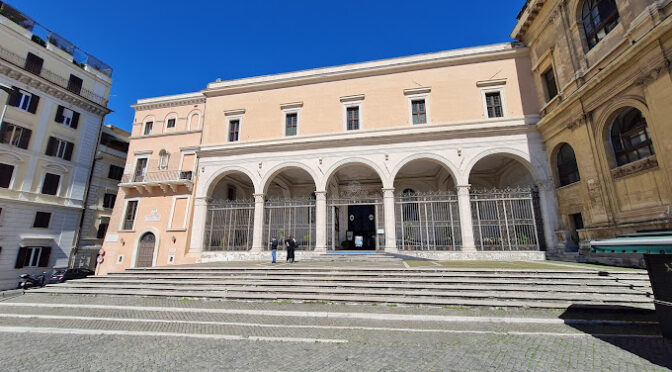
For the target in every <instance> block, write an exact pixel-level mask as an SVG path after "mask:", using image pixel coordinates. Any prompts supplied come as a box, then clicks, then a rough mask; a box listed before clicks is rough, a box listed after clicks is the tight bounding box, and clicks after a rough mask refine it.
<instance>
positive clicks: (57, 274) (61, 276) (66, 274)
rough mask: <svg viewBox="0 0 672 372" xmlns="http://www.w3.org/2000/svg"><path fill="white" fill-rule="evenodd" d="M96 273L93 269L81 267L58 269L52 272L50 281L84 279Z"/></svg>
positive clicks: (61, 281)
mask: <svg viewBox="0 0 672 372" xmlns="http://www.w3.org/2000/svg"><path fill="white" fill-rule="evenodd" d="M94 274H95V273H94V272H93V271H92V270H89V269H85V268H79V269H58V270H56V271H54V273H53V274H51V279H50V280H49V283H63V282H64V281H66V280H70V279H82V278H86V277H87V276H89V275H94Z"/></svg>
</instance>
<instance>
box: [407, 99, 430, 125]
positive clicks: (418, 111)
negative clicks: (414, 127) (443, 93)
mask: <svg viewBox="0 0 672 372" xmlns="http://www.w3.org/2000/svg"><path fill="white" fill-rule="evenodd" d="M411 107H412V111H411V114H412V116H413V124H426V123H427V107H426V106H425V100H424V99H418V100H414V101H411Z"/></svg>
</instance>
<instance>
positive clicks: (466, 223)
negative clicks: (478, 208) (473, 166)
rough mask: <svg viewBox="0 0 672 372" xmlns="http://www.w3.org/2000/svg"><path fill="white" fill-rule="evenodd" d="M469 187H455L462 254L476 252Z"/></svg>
mask: <svg viewBox="0 0 672 372" xmlns="http://www.w3.org/2000/svg"><path fill="white" fill-rule="evenodd" d="M470 187H471V185H460V186H457V206H458V209H459V210H460V229H461V230H462V231H461V233H462V252H476V244H475V243H474V224H473V222H472V219H471V198H470V197H469V188H470Z"/></svg>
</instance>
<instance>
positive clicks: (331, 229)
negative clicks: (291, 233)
mask: <svg viewBox="0 0 672 372" xmlns="http://www.w3.org/2000/svg"><path fill="white" fill-rule="evenodd" d="M363 205H370V206H373V213H372V214H373V223H374V226H375V230H376V231H375V232H374V233H375V234H376V235H375V236H374V237H372V236H367V237H364V239H367V240H369V241H370V243H368V245H369V246H373V245H375V249H377V250H380V249H383V248H384V246H385V234H381V233H378V232H379V231H384V228H385V217H384V216H385V215H384V213H383V198H382V196H381V195H379V194H368V193H361V194H356V195H351V194H347V193H346V194H343V195H334V196H333V197H329V196H328V197H327V218H326V223H327V227H326V230H327V236H326V238H327V249H330V250H338V249H341V248H343V249H345V248H352V247H353V246H352V239H348V238H349V237H348V235H347V231H348V220H349V215H348V207H350V206H363ZM344 244H347V245H348V246H347V247H346V246H343V245H344Z"/></svg>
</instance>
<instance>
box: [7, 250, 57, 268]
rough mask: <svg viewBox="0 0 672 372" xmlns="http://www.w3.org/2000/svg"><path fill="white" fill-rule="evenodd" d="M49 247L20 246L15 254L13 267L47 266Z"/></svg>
mask: <svg viewBox="0 0 672 372" xmlns="http://www.w3.org/2000/svg"><path fill="white" fill-rule="evenodd" d="M50 253H51V247H21V248H19V253H18V255H17V256H16V264H15V265H14V268H15V269H20V268H22V267H47V266H48V265H49V256H50Z"/></svg>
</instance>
